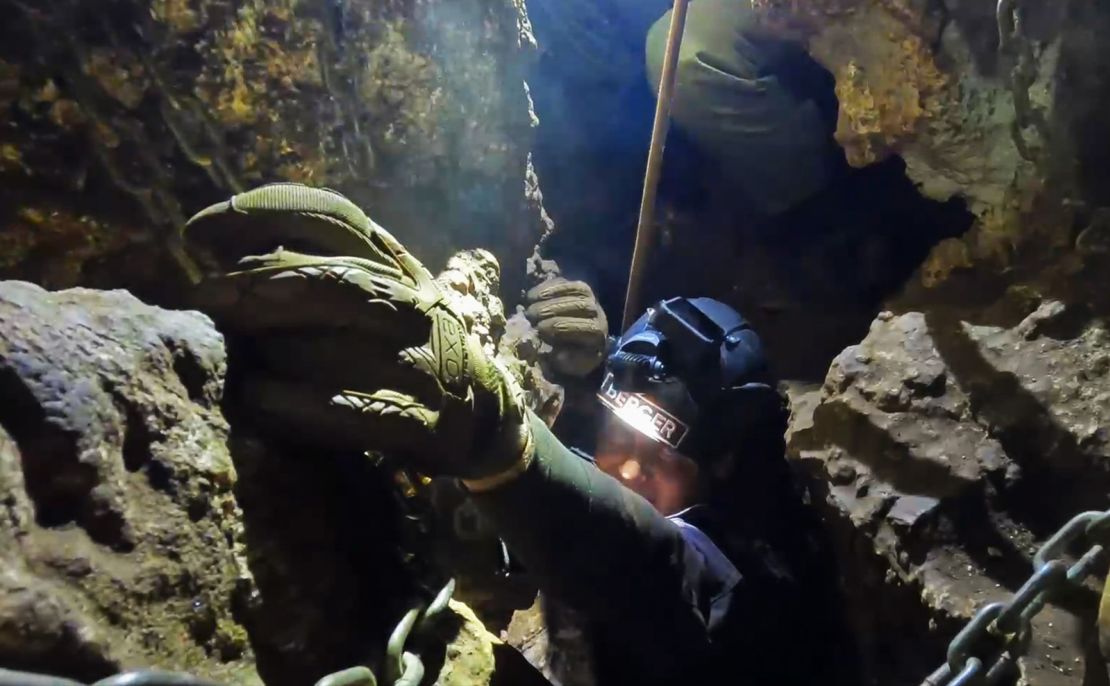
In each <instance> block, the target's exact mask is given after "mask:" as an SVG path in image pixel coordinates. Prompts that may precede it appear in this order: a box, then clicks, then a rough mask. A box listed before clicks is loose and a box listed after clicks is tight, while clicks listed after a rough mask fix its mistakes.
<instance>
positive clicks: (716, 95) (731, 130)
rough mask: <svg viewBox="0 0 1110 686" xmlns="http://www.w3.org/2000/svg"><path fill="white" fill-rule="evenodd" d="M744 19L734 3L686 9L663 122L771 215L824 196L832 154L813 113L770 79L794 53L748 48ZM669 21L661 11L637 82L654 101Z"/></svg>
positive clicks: (760, 43)
mask: <svg viewBox="0 0 1110 686" xmlns="http://www.w3.org/2000/svg"><path fill="white" fill-rule="evenodd" d="M754 19H755V16H754V14H753V13H752V11H751V9H750V7H747V6H746V5H745V4H744V3H741V2H737V1H736V0H692V2H691V3H690V7H689V10H688V15H687V21H686V31H685V34H684V37H683V43H682V50H681V52H680V53H679V63H678V71H677V74H676V88H675V102H674V104H673V107H672V117H673V118H674V121H675V123H676V125H677V126H679V127H680V128H681V129H682V130H683V131H684V132H685V133H686V134H687V135H689V136H690V137H691V138H692V139H693V140H694V141H695V143H697V144H698V146H699V147H701V148H702V149H703V150H704V152H705V153H706V154H708V155H710V156H712V157H713V158H715V159H717V160H718V161H719V162H720V164H721V174H722V175H723V176H724V177H725V179H724V180H725V181H726V182H729V183H731V184H735V185H737V186H739V187H740V189H742V190H743V191H744V193H745V194H746V195H747V196H748V198H749V201H750V202H751V203H752V204H753V206H754V207H755V208H756V209H758V210H759V211H761V212H762V213H765V214H768V215H775V214H778V213H781V212H783V211H785V210H788V209H790V208H791V207H794V206H796V205H798V204H799V203H801V202H802V201H804V200H805V199H806V198H809V197H811V196H813V195H814V194H816V193H817V192H818V191H820V190H821V189H822V188H824V187H825V185H826V184H827V183H828V182H829V179H830V176H831V173H832V165H833V159H834V155H833V152H834V150H835V148H834V144H833V142H832V139H831V137H830V131H829V126H828V122H827V118H826V117H824V116H823V115H822V112H821V110H820V108H819V107H818V105H817V103H816V102H815V101H814V100H813V99H812V98H810V97H808V96H806V95H805V94H803V93H798V92H797V91H796V89H793V88H790V87H788V86H789V84H787V83H785V82H784V80H783V79H781V78H780V77H779V76H778V75H777V74H776V71H775V70H776V67H779V66H781V65H783V64H784V63H786V62H787V61H788V60H789V58H790V56H791V54H792V53H794V54H800V49H799V48H798V47H797V46H794V45H791V44H788V43H784V42H782V41H775V40H769V39H756V38H753V35H752V33H753V32H752V28H753V22H754ZM670 21H671V12H669V11H668V12H667V13H666V14H665V15H664V16H663V17H662V18H661V19H659V20H658V21H657V22H656V23H655V25H654V26H652V28H651V30H650V31H649V33H648V37H647V48H646V58H647V73H648V79H649V81H650V83H651V86H652V88H653V90H655V91H656V92H658V87H659V78H660V74H661V72H662V65H663V56H664V52H665V49H666V38H667V32H668V27H669V26H670Z"/></svg>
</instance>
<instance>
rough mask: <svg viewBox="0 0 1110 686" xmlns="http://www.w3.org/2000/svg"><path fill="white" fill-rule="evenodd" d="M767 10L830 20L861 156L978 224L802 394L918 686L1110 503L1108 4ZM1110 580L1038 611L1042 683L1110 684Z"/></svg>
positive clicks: (842, 514)
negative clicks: (1108, 412) (1105, 649)
mask: <svg viewBox="0 0 1110 686" xmlns="http://www.w3.org/2000/svg"><path fill="white" fill-rule="evenodd" d="M761 4H762V5H763V6H764V7H766V8H767V11H769V12H771V13H776V12H777V13H782V14H783V15H785V16H789V17H793V18H795V19H797V20H799V21H800V22H801V24H802V25H803V26H805V27H808V29H807V30H808V32H809V41H810V46H811V51H812V53H813V54H814V56H815V57H817V59H819V60H820V61H822V63H824V64H825V65H826V66H827V67H828V68H829V69H830V71H831V72H833V73H834V75H836V77H837V95H838V97H839V98H840V101H841V112H840V119H839V122H838V128H837V133H836V136H837V140H838V141H839V142H840V143H841V144H842V145H843V146H844V148H845V150H846V153H847V157H848V159H849V161H850V162H851V163H852V164H856V165H866V164H872V163H874V162H875V161H876V160H881V159H883V158H884V157H889V156H892V155H898V156H900V157H901V158H902V159H904V160H905V163H906V171H907V174H908V175H909V177H910V178H912V179H913V180H914V181H915V182H916V183H917V184H918V185H919V188H920V189H921V191H922V192H923V193H924V194H926V195H930V196H932V197H935V198H938V199H943V198H947V197H956V198H960V199H963V200H965V201H966V202H967V206H968V209H969V210H970V211H971V212H972V214H973V215H974V223H973V225H972V227H971V229H970V230H969V231H968V232H967V233H965V234H963V235H962V236H956V237H952V238H949V239H947V240H944V241H942V242H941V243H939V244H938V245H936V246H935V247H934V248H933V249H932V251H931V252H930V253H929V255H928V257H927V258H926V259H925V260H924V262H923V263H922V265H921V266H920V267H919V268H918V269H917V270H916V271H915V272H914V274H913V275H912V276H911V277H910V279H909V280H908V281H907V282H906V283H905V284H904V286H903V287H902V288H900V289H898V290H897V291H896V292H894V293H892V294H890V295H888V296H887V297H886V298H885V311H884V312H881V313H880V314H879V316H878V317H877V318H876V319H875V320H874V321H873V322H872V324H871V326H870V328H869V331H868V332H867V333H866V335H865V336H864V338H863V340H862V341H861V342H860V343H859V344H858V345H853V346H849V347H848V348H847V349H846V350H844V351H843V352H842V353H841V354H840V355H838V356H837V357H836V359H835V360H834V362H833V365H832V367H831V369H830V370H829V372H828V374H827V376H826V377H825V379H824V382H823V384H821V385H820V386H819V387H817V388H808V387H806V386H805V385H799V386H794V387H793V390H792V392H791V395H792V400H793V405H794V414H793V417H792V420H791V429H790V433H789V434H788V450H789V457H790V458H791V460H792V461H793V462H794V464H795V466H796V467H797V468H798V472H799V474H801V475H802V478H803V480H805V481H806V482H807V483H808V484H809V485H810V487H811V488H813V490H814V496H815V497H814V502H815V504H816V506H817V507H818V509H819V510H820V511H822V512H823V514H824V517H825V520H826V523H827V525H828V527H829V529H830V531H831V532H833V534H834V537H835V538H836V540H837V541H838V547H839V558H840V563H841V566H842V570H841V573H842V587H843V589H844V591H845V593H846V597H847V598H848V599H849V601H850V602H849V605H850V607H851V608H852V614H853V619H854V621H855V622H856V631H857V634H858V635H859V636H861V637H862V639H863V653H864V662H865V664H866V665H867V671H868V678H869V681H871V682H872V683H903V684H915V683H920V681H921V679H922V677H923V675H924V674H926V673H928V672H930V671H932V670H933V669H934V668H936V667H937V666H939V665H940V664H941V663H942V662H943V658H944V652H945V649H946V648H947V645H948V641H949V640H951V639H952V637H953V636H954V635H955V633H956V632H957V631H958V630H959V629H960V628H962V626H963V624H964V623H965V622H966V620H967V619H969V618H970V617H971V616H972V615H973V614H974V612H975V611H976V610H977V609H978V608H980V607H981V606H983V605H984V604H986V603H988V602H991V601H995V600H1005V599H1007V598H1008V597H1009V596H1010V594H1012V593H1013V592H1014V591H1016V590H1017V588H1018V587H1019V586H1020V585H1021V584H1022V583H1023V582H1024V581H1025V580H1026V578H1027V577H1028V576H1029V574H1030V573H1031V572H1032V556H1033V554H1034V553H1035V552H1036V550H1037V548H1038V547H1039V546H1040V545H1041V544H1043V543H1044V541H1045V540H1046V539H1047V537H1049V536H1051V535H1052V534H1053V533H1054V532H1055V531H1056V529H1057V528H1058V527H1060V526H1061V525H1062V524H1064V522H1066V521H1067V520H1068V519H1069V518H1070V517H1071V516H1073V515H1074V514H1076V513H1078V512H1080V511H1083V510H1088V509H1097V510H1103V509H1106V508H1107V507H1108V506H1110V483H1107V481H1106V478H1107V469H1106V458H1107V456H1108V455H1110V453H1108V450H1107V446H1106V445H1105V441H1104V438H1105V437H1104V435H1103V434H1104V431H1105V426H1106V417H1105V416H1104V413H1105V405H1106V388H1105V383H1104V376H1105V375H1104V369H1103V368H1104V366H1105V362H1104V358H1105V356H1106V352H1107V339H1106V337H1105V333H1106V330H1105V319H1106V315H1107V313H1108V312H1110V310H1108V309H1107V305H1108V302H1107V297H1106V295H1105V294H1106V292H1107V281H1106V274H1107V272H1106V267H1107V263H1106V252H1105V249H1104V248H1103V247H1102V246H1103V245H1104V243H1103V242H1102V239H1101V238H1100V237H1101V236H1103V235H1105V234H1104V233H1103V231H1104V229H1103V227H1104V217H1105V211H1104V210H1101V209H1100V208H1101V207H1102V206H1103V205H1104V204H1105V202H1106V192H1107V190H1108V188H1107V186H1106V184H1105V179H1106V177H1105V169H1104V168H1103V167H1102V165H1101V162H1102V161H1103V160H1105V140H1106V138H1107V131H1106V124H1105V121H1104V120H1102V121H1099V122H1097V123H1096V121H1095V117H1093V116H1092V112H1093V111H1094V110H1096V109H1098V108H1099V107H1101V106H1102V104H1104V103H1105V102H1106V100H1107V97H1108V96H1110V88H1108V87H1107V86H1108V82H1107V80H1106V73H1107V72H1106V70H1107V68H1108V66H1110V59H1108V57H1110V56H1108V55H1107V52H1106V49H1105V47H1103V46H1101V45H1098V43H1097V41H1094V40H1092V38H1091V35H1092V34H1093V33H1096V32H1098V31H1100V30H1101V28H1104V27H1105V26H1106V22H1107V21H1108V20H1110V13H1108V12H1107V10H1106V8H1105V7H1099V6H1098V4H1097V3H1092V2H1082V1H1076V2H1059V3H1038V2H1031V1H1024V2H1002V3H994V2H979V3H975V2H959V3H956V2H888V1H885V0H875V1H874V2H821V3H800V2H789V1H784V2H777V1H776V0H768V1H767V2H763V3H761ZM1011 10H1016V11H1017V12H1019V19H1020V20H1019V21H1018V25H1019V29H1018V31H1017V33H1016V35H1012V36H1011V35H1010V30H1011V28H1012V27H1011V23H1010V19H1009V17H1010V16H1011V15H1010V12H1011ZM1000 27H1001V29H1002V32H1003V36H1004V39H1003V41H1002V43H1001V45H1000V40H999V29H1000ZM1084 549H1085V548H1077V551H1078V552H1082V550H1084ZM1073 552H1074V551H1073ZM1100 571H1104V570H1100ZM1097 591H1098V588H1097V586H1096V585H1095V584H1091V585H1089V586H1087V587H1084V588H1075V589H1072V590H1070V591H1067V592H1064V593H1061V594H1060V595H1058V596H1056V597H1055V598H1054V599H1053V602H1052V603H1051V604H1050V605H1049V606H1048V608H1046V609H1045V610H1044V611H1043V612H1042V613H1041V614H1040V615H1039V616H1038V618H1037V619H1036V620H1034V623H1033V641H1032V644H1031V646H1030V647H1029V650H1028V652H1027V654H1026V655H1025V657H1023V658H1022V659H1021V660H1020V664H1019V669H1020V673H1021V678H1022V682H1021V683H1028V684H1076V683H1084V684H1103V683H1107V679H1108V676H1107V666H1106V662H1105V660H1104V658H1103V656H1102V655H1101V654H1100V653H1099V651H1098V648H1097V635H1096V627H1095V613H1096V611H1097V606H1098V596H1097ZM877 597H878V598H881V601H876V598H877Z"/></svg>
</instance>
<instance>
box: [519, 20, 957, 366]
mask: <svg viewBox="0 0 1110 686" xmlns="http://www.w3.org/2000/svg"><path fill="white" fill-rule="evenodd" d="M578 4H579V3H569V4H566V3H559V4H557V5H556V3H554V2H553V0H542V1H539V2H533V3H530V5H529V7H530V12H531V13H532V19H533V24H534V28H535V32H536V36H537V40H538V41H539V42H540V57H539V59H538V61H537V64H536V66H535V67H534V69H533V73H532V74H531V75H530V81H529V85H530V88H531V93H532V97H533V99H534V101H535V107H536V111H537V114H538V116H539V119H540V126H539V131H538V135H537V141H536V145H535V152H534V158H535V162H536V165H537V171H538V173H539V176H540V180H541V184H542V187H543V189H544V200H545V204H546V206H547V209H548V211H549V212H550V213H551V215H552V217H553V218H554V219H555V222H556V225H557V227H558V228H557V231H556V233H555V234H554V236H553V237H552V238H551V239H550V240H549V242H548V244H547V246H546V249H545V256H546V257H550V258H554V259H555V260H556V261H558V262H559V264H560V266H561V267H562V269H563V271H564V273H566V274H567V275H568V276H570V277H572V278H579V279H583V280H586V281H587V282H589V283H590V284H591V285H592V286H593V287H594V289H595V290H596V292H597V295H598V297H599V299H600V301H601V304H602V306H603V307H604V308H605V310H606V312H607V313H608V315H609V321H610V325H611V327H612V329H613V330H612V333H614V334H619V333H620V332H619V331H618V330H617V327H619V322H620V319H621V316H620V313H621V308H622V306H623V300H624V290H625V286H626V284H627V279H628V265H629V262H630V259H631V252H632V245H633V242H634V238H635V227H636V220H637V213H638V209H639V202H640V193H641V183H642V177H643V173H644V164H645V160H646V157H647V147H648V143H649V140H650V134H651V124H652V114H653V110H654V97H653V94H652V92H651V90H650V89H649V86H648V82H647V78H646V75H645V67H644V58H643V51H644V31H645V27H646V26H648V25H650V22H651V21H654V17H652V16H650V14H651V12H652V11H658V14H657V15H655V16H656V17H657V16H660V15H661V14H662V12H663V11H664V10H665V9H666V7H667V6H669V3H662V4H661V5H660V3H655V4H654V5H652V3H645V5H647V6H646V7H641V8H640V9H638V10H636V11H635V12H629V11H628V10H627V9H626V8H622V7H620V5H622V4H623V3H619V2H616V1H615V0H602V1H601V2H598V3H594V4H591V6H590V8H589V10H588V11H585V10H583V11H579V9H580V8H578ZM655 5H659V6H658V7H657V6H655ZM571 6H572V7H571ZM568 14H574V15H575V16H576V17H577V19H578V20H579V21H578V23H571V24H569V25H568V24H567V19H566V16H567V15H568ZM582 15H585V16H582ZM784 73H787V74H788V79H787V78H785V77H784V79H783V80H784V81H786V80H789V82H790V83H789V84H788V85H789V87H790V88H791V89H793V90H796V91H797V92H800V93H802V94H803V95H804V96H805V97H807V98H810V99H812V100H813V101H814V102H815V103H817V104H818V106H819V108H820V109H821V111H822V115H823V116H824V118H825V119H826V120H827V125H828V135H829V140H830V146H829V147H830V149H831V150H833V151H834V154H835V155H836V157H837V159H836V162H835V163H834V172H833V176H832V180H831V181H830V183H829V184H828V185H827V186H826V187H825V189H824V190H823V191H821V192H819V193H818V194H817V195H816V196H811V197H810V198H809V199H808V200H806V201H804V202H803V203H801V204H800V205H798V206H795V207H794V208H793V209H791V210H788V211H787V212H785V213H783V214H781V215H778V216H775V217H773V218H770V219H767V218H763V217H760V216H759V215H757V214H756V213H754V212H753V211H752V209H751V208H750V207H749V206H748V205H749V204H750V203H748V202H747V201H746V200H745V199H744V197H743V195H742V193H739V192H737V189H736V188H734V187H732V186H730V184H729V182H727V181H724V180H723V179H724V178H726V176H727V175H726V173H723V171H722V169H721V168H720V167H719V163H718V162H717V161H716V160H714V159H712V158H711V157H710V156H709V155H706V154H705V153H704V152H703V151H702V150H699V148H698V147H697V146H696V145H695V144H694V143H693V142H692V141H691V139H690V138H689V137H688V136H687V135H685V134H684V132H683V130H682V129H681V127H679V126H674V125H672V127H671V130H670V137H669V138H668V144H667V149H666V155H665V159H664V171H663V180H662V183H661V186H660V191H659V203H658V207H657V211H656V221H657V222H658V224H659V232H658V238H659V240H658V243H657V245H656V248H655V251H654V254H653V259H652V264H651V266H650V270H649V272H648V274H647V276H646V278H645V282H646V287H645V293H644V298H645V304H646V302H651V301H652V300H654V299H658V298H662V297H670V296H674V295H687V296H701V295H705V296H710V297H715V298H718V299H721V300H724V301H726V302H728V303H729V304H731V305H733V306H734V307H736V309H738V310H739V311H740V312H741V313H742V314H744V315H745V316H746V317H747V318H749V319H750V320H752V322H753V324H754V325H755V326H756V328H757V330H759V331H760V333H761V335H762V336H763V337H764V339H765V342H766V344H767V347H768V350H769V353H770V355H771V357H772V361H773V363H774V365H775V367H776V372H777V373H778V374H779V375H780V376H781V377H783V378H788V379H798V380H806V381H819V380H821V379H822V378H823V377H824V374H825V371H826V370H827V368H828V364H829V362H830V360H831V359H832V358H833V357H834V356H835V355H836V354H837V353H839V352H840V351H841V350H842V349H843V348H844V347H846V346H848V345H851V344H853V343H855V342H857V341H859V340H860V339H861V338H862V337H863V336H864V335H865V333H866V331H867V327H868V325H869V324H870V322H871V320H872V319H873V317H874V315H875V314H876V313H877V312H878V310H879V309H880V308H881V303H882V302H883V300H884V299H885V298H887V297H889V296H891V295H893V294H894V293H896V292H897V291H898V289H899V288H900V287H901V286H902V284H903V283H905V281H906V280H907V279H908V278H909V276H910V275H911V274H912V273H913V271H914V270H915V269H916V268H917V266H918V265H919V264H920V263H921V261H922V260H923V259H924V257H925V256H926V255H927V254H928V251H929V249H930V248H931V247H932V246H933V245H935V244H936V243H938V242H939V241H941V240H943V239H945V238H948V237H952V236H958V235H960V234H962V233H963V232H964V231H966V230H967V229H968V228H969V227H970V225H971V222H972V217H971V215H970V214H969V213H968V212H967V211H966V209H965V208H964V206H963V204H962V203H961V202H959V201H957V200H952V201H949V202H946V203H940V202H935V201H932V200H929V199H926V198H924V197H923V196H922V195H921V194H920V193H919V192H918V190H917V189H916V187H915V186H914V184H913V182H912V181H911V180H910V179H909V178H908V177H907V176H906V174H905V165H904V164H903V163H902V161H901V160H900V159H898V158H890V159H887V160H885V161H883V162H880V163H877V164H874V165H872V166H870V167H867V168H864V169H851V168H849V167H848V165H847V163H846V162H845V161H844V159H843V154H842V153H839V148H837V147H836V146H835V144H834V143H832V142H831V133H832V130H833V129H834V128H835V122H836V107H837V104H836V96H835V92H834V83H833V79H832V76H831V75H830V74H828V72H827V71H825V70H824V69H823V68H821V67H820V66H819V65H817V64H816V63H815V62H813V61H812V60H811V59H809V58H808V56H804V55H803V56H801V57H800V58H799V59H797V60H796V61H795V62H794V63H791V64H790V68H789V70H788V72H784Z"/></svg>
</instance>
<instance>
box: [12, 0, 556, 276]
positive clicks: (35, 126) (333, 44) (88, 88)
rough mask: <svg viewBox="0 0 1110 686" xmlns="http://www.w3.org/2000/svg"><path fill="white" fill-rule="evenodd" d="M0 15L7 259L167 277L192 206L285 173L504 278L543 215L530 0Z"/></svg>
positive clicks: (31, 7) (176, 270) (175, 0)
mask: <svg viewBox="0 0 1110 686" xmlns="http://www.w3.org/2000/svg"><path fill="white" fill-rule="evenodd" d="M0 11H2V12H3V13H4V16H5V17H6V18H7V21H5V22H4V25H3V28H0V46H2V47H0V208H2V210H0V252H3V253H4V254H3V257H2V258H0V270H2V271H0V275H4V276H8V277H11V276H17V277H20V278H26V279H29V280H34V281H38V282H41V283H45V284H48V285H49V286H52V287H55V288H60V287H67V286H72V285H75V284H85V285H89V284H92V285H100V286H104V285H110V286H120V285H125V286H129V287H132V288H133V289H134V288H139V287H143V288H144V289H145V290H148V291H150V290H153V291H158V288H159V287H162V288H164V282H165V281H166V280H167V278H168V276H170V275H176V276H177V278H178V279H181V278H182V275H181V273H180V272H181V271H182V270H184V271H187V270H188V264H187V263H186V261H185V260H183V259H182V256H181V254H180V251H178V250H176V249H174V246H175V245H176V240H177V239H176V237H175V235H176V231H177V229H178V228H180V226H181V224H182V223H183V221H184V219H185V218H186V217H187V216H188V215H189V214H190V213H191V212H193V211H195V210H197V209H199V208H201V207H204V206H206V205H207V204H209V203H211V202H214V201H217V200H219V199H222V198H224V197H226V196H227V195H228V194H230V193H232V192H235V191H238V190H242V189H243V188H245V187H250V186H253V185H257V184H259V183H262V182H266V181H273V180H292V181H300V182H304V183H309V184H313V185H323V186H330V187H332V188H336V189H337V190H340V191H342V192H344V193H345V194H347V195H348V196H350V197H351V198H352V199H354V200H355V201H356V202H358V203H359V204H361V205H362V206H363V207H365V208H366V209H367V211H368V212H369V213H370V214H371V216H373V217H374V218H375V219H376V220H378V221H379V222H381V223H383V224H384V225H386V226H389V227H390V230H391V231H393V232H394V233H395V234H396V235H397V236H398V238H400V239H401V240H402V241H404V242H405V243H406V245H408V246H410V247H411V248H412V249H413V250H414V252H415V254H417V255H418V256H419V257H421V258H422V259H424V260H425V261H427V262H428V264H429V266H430V267H432V268H433V269H438V268H440V267H442V266H443V263H444V261H445V260H446V258H447V257H448V256H449V255H451V254H453V253H454V252H455V251H456V250H458V249H459V248H468V247H476V246H484V247H488V248H490V249H492V250H493V251H494V252H495V253H496V255H497V257H498V258H499V259H500V260H501V262H502V263H503V264H504V265H506V267H507V268H508V269H511V270H513V271H512V273H510V274H508V276H509V277H511V278H510V280H512V281H513V282H514V284H515V282H516V281H517V280H518V279H519V278H521V277H522V274H523V269H524V265H523V260H524V259H525V257H527V255H528V254H529V253H530V251H531V249H532V246H533V245H534V244H535V241H536V239H537V238H539V236H540V234H541V232H542V231H544V230H546V229H547V228H549V227H548V226H546V225H545V223H544V217H543V213H542V206H541V205H540V204H539V195H538V192H537V191H536V184H535V174H534V171H533V170H532V169H531V164H530V160H529V149H530V142H531V135H530V134H531V129H532V127H533V126H534V123H535V117H534V115H533V114H532V112H531V108H530V102H529V98H528V94H527V91H526V88H525V85H524V71H523V70H524V67H525V66H526V64H527V60H528V56H529V54H530V52H531V50H532V48H533V47H534V41H533V39H532V36H531V28H530V25H529V22H528V17H527V14H526V13H525V9H524V5H523V2H521V0H462V1H451V2H372V3H365V2H353V1H347V0H343V1H341V2H304V1H302V0H249V1H247V2H242V3H234V4H228V3H224V2H213V1H210V0H158V1H157V2H153V3H148V2H133V1H131V0H124V1H121V2H114V3H112V4H111V6H110V7H107V8H106V7H105V5H104V4H103V3H101V2H88V1H85V0H66V1H65V2H59V3H45V4H43V3H35V2H26V1H25V0H3V2H0ZM167 246H169V248H171V249H170V250H169V251H168V252H167V251H166V250H165V249H164V248H165V247H167ZM167 255H169V256H172V257H174V258H175V259H173V260H171V259H167ZM110 258H111V259H110ZM106 260H107V261H108V262H109V263H110V264H104V263H105V261H106ZM152 277H153V278H152ZM159 280H160V281H161V282H162V283H159Z"/></svg>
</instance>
